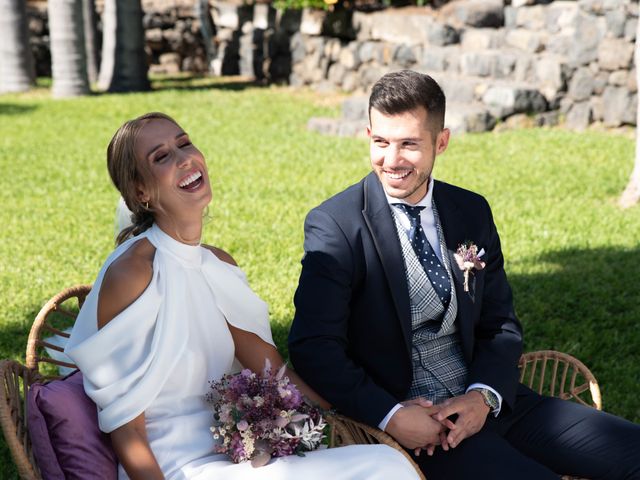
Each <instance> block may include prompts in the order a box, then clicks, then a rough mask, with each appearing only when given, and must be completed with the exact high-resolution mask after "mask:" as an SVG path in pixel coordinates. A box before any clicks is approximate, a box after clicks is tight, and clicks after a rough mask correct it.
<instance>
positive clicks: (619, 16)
mask: <svg viewBox="0 0 640 480" xmlns="http://www.w3.org/2000/svg"><path fill="white" fill-rule="evenodd" d="M605 18H606V21H607V32H608V33H609V35H611V36H612V37H623V36H624V31H625V30H624V29H625V26H626V24H627V15H626V14H625V12H624V9H620V10H614V11H611V12H607V14H606V15H605Z"/></svg>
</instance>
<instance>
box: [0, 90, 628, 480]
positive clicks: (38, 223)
mask: <svg viewBox="0 0 640 480" xmlns="http://www.w3.org/2000/svg"><path fill="white" fill-rule="evenodd" d="M180 83H181V82H178V83H177V84H176V85H180ZM185 86H187V87H188V88H183V89H176V88H170V87H171V85H167V84H166V83H165V85H164V86H163V88H162V89H159V90H157V91H155V92H153V93H146V94H129V95H108V96H107V95H104V96H95V97H89V98H81V99H75V100H65V101H53V100H51V99H49V97H48V93H47V92H46V91H45V90H37V91H35V92H32V93H29V94H26V95H14V96H2V97H0V132H1V134H0V167H1V172H2V175H1V176H0V205H2V208H0V225H2V233H1V242H0V292H2V293H1V294H0V295H1V297H0V358H5V357H6V358H15V359H19V360H22V361H24V349H25V344H26V338H27V334H28V330H29V326H30V324H31V322H32V320H33V318H34V316H35V314H36V313H37V311H38V310H39V308H40V306H41V305H42V304H43V303H44V301H45V300H46V299H47V298H48V297H50V296H51V295H52V294H53V293H55V292H57V291H59V290H60V289H62V288H63V287H66V286H69V285H72V284H76V283H90V282H92V281H93V279H94V277H95V275H96V273H97V272H98V269H99V267H100V265H101V264H102V262H103V260H104V258H105V257H106V255H107V254H108V253H109V252H110V250H111V249H112V247H113V241H112V238H113V218H114V209H115V205H116V200H117V198H118V195H117V193H116V191H115V189H114V188H113V187H112V186H111V184H110V181H109V178H108V174H107V171H106V167H105V164H106V162H105V149H106V145H107V143H108V141H109V139H110V138H111V135H112V134H113V133H114V131H115V130H116V128H117V127H118V126H119V125H120V124H121V123H122V122H123V121H124V120H126V119H129V118H131V117H134V116H137V115H139V114H142V113H144V112H147V111H152V110H161V111H164V112H166V113H169V114H170V115H172V116H174V117H175V118H176V119H177V120H178V121H179V122H181V123H182V125H183V127H184V128H185V129H186V130H187V131H188V132H189V133H190V134H191V137H192V139H193V140H194V142H195V143H196V145H198V147H199V148H200V149H201V150H202V151H203V152H204V154H205V156H206V158H207V159H208V162H209V167H210V176H211V179H212V185H213V189H214V198H213V202H212V204H211V206H210V215H211V220H210V222H209V223H208V224H207V225H206V227H205V241H206V242H208V243H212V244H215V245H218V246H220V247H222V248H224V249H226V250H228V251H229V252H231V253H232V255H233V256H234V257H235V259H236V260H237V261H238V263H239V264H240V265H241V266H242V267H243V268H244V269H245V270H246V272H247V274H248V276H249V279H250V281H251V284H252V286H253V288H254V289H255V290H256V291H257V292H258V294H259V295H261V296H262V297H263V298H264V299H265V300H266V301H267V302H268V303H269V305H270V307H271V315H272V325H273V328H274V333H275V338H276V341H277V342H278V345H279V347H280V348H281V349H282V351H283V352H284V353H286V333H287V329H288V326H289V324H290V322H291V319H292V316H293V307H292V296H293V292H294V289H295V287H296V282H297V278H298V275H299V270H300V263H299V261H300V258H301V255H302V239H303V232H302V224H303V219H304V216H305V214H306V212H307V211H308V210H309V209H310V208H311V207H313V206H315V205H316V204H318V203H319V202H320V201H322V200H323V199H324V198H326V197H328V196H329V195H331V194H333V193H335V192H338V191H340V190H342V189H343V188H345V187H346V186H348V185H350V184H352V183H354V182H356V181H357V180H359V179H360V178H361V177H362V176H363V175H365V174H366V173H367V172H368V170H369V166H368V160H367V154H368V148H367V144H366V142H365V141H363V140H355V139H336V138H330V137H323V136H320V135H317V134H314V133H309V132H307V131H306V129H305V125H306V122H307V120H308V119H309V117H311V116H317V115H337V114H338V110H339V109H338V106H337V103H336V102H333V103H332V102H331V101H327V99H326V98H324V99H322V102H323V103H322V104H321V103H320V100H319V97H315V96H313V95H311V94H309V93H295V92H293V91H292V90H289V89H285V88H257V87H252V86H245V85H242V84H228V83H219V82H215V81H200V82H195V83H187V84H186V85H185ZM329 100H330V99H329ZM633 155H634V145H633V141H632V140H631V139H629V138H625V137H622V136H615V135H612V134H601V133H584V134H578V133H571V132H566V131H562V130H522V131H517V132H506V133H487V134H481V135H467V136H460V137H454V138H453V140H452V142H451V145H450V149H449V151H448V152H447V153H446V154H445V155H444V156H442V157H441V158H440V159H439V162H438V165H437V167H436V176H437V177H438V178H440V179H442V180H445V181H449V182H452V183H456V184H458V185H461V186H463V187H467V188H470V189H473V190H476V191H478V192H480V193H482V194H484V195H485V196H486V197H487V198H488V200H489V201H490V203H491V205H492V207H493V210H494V215H495V220H496V223H497V225H498V228H499V231H500V233H501V237H502V243H503V250H504V254H505V257H506V262H507V264H506V268H507V272H508V274H509V278H510V280H511V283H512V285H513V288H514V294H515V299H516V308H517V311H518V313H519V316H520V318H521V320H522V322H523V324H524V327H525V338H526V349H527V350H534V349H541V348H552V349H557V350H563V351H566V352H569V353H571V354H573V355H575V356H576V357H578V358H580V359H581V360H583V361H584V362H585V363H586V364H587V365H588V366H589V367H590V368H591V369H592V371H593V372H594V373H595V375H596V376H597V378H598V379H599V380H600V383H601V387H602V389H603V397H604V407H605V409H606V410H608V411H610V412H613V413H616V414H619V415H622V416H624V417H626V418H629V419H631V420H634V421H640V387H639V386H638V385H639V384H640V351H639V348H638V347H639V346H640V293H639V292H640V289H639V288H638V282H639V281H640V274H639V273H638V269H639V267H638V265H636V261H635V259H636V258H638V256H640V246H639V240H640V208H633V209H630V210H628V211H624V212H623V211H620V210H619V209H618V208H617V206H616V204H615V200H616V196H617V195H618V194H619V193H620V192H621V191H622V189H623V188H624V185H625V183H626V180H627V177H628V175H629V172H630V170H631V166H632V159H633ZM10 464H11V460H10V457H9V455H8V451H7V450H6V447H5V446H4V443H3V442H1V441H0V465H2V467H0V478H14V477H15V472H14V470H13V469H12V467H11V466H10Z"/></svg>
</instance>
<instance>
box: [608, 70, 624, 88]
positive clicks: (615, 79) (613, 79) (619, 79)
mask: <svg viewBox="0 0 640 480" xmlns="http://www.w3.org/2000/svg"><path fill="white" fill-rule="evenodd" d="M628 81H629V72H628V71H627V70H617V71H615V72H611V75H609V85H615V86H618V87H625V86H626V85H627V82H628Z"/></svg>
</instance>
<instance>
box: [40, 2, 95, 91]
mask: <svg viewBox="0 0 640 480" xmlns="http://www.w3.org/2000/svg"><path fill="white" fill-rule="evenodd" d="M47 9H48V14H49V37H50V40H51V67H52V68H51V69H52V72H53V89H52V94H53V96H54V98H63V97H76V96H79V95H87V94H88V93H89V80H88V78H87V60H86V55H85V51H84V48H85V46H84V22H83V18H82V0H48V2H47Z"/></svg>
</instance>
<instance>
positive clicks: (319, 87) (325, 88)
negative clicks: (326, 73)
mask: <svg viewBox="0 0 640 480" xmlns="http://www.w3.org/2000/svg"><path fill="white" fill-rule="evenodd" d="M311 88H312V89H313V91H314V92H316V93H334V92H335V91H336V86H335V84H333V83H332V82H330V81H329V80H319V81H315V82H314V83H313V85H311Z"/></svg>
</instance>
